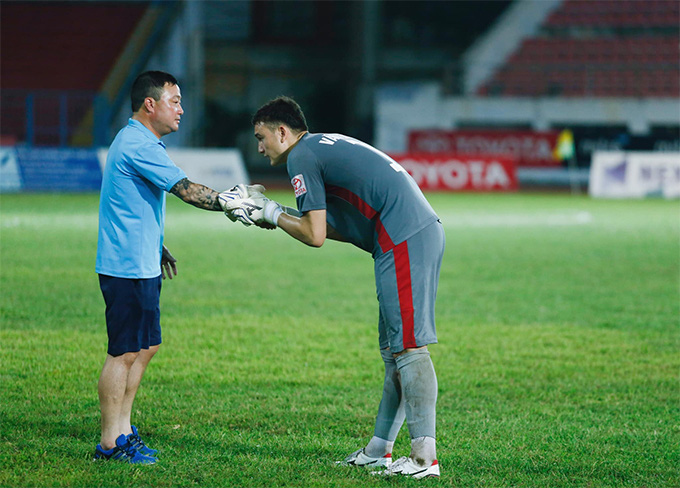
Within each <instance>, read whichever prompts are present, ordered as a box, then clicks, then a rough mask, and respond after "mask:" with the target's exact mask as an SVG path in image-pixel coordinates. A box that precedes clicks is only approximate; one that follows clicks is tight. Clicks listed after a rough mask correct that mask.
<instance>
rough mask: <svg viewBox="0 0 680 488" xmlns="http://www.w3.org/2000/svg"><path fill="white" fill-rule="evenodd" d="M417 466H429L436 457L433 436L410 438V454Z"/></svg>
mask: <svg viewBox="0 0 680 488" xmlns="http://www.w3.org/2000/svg"><path fill="white" fill-rule="evenodd" d="M409 457H410V458H411V459H413V461H415V463H416V464H417V465H418V466H431V465H432V463H433V462H434V460H435V459H437V448H436V442H435V440H434V437H428V436H423V437H417V438H416V439H411V455H410V456H409Z"/></svg>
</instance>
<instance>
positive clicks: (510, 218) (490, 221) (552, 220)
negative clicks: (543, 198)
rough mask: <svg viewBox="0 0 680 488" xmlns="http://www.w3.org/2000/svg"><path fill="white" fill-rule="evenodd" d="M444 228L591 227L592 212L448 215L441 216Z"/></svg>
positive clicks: (592, 220) (463, 213)
mask: <svg viewBox="0 0 680 488" xmlns="http://www.w3.org/2000/svg"><path fill="white" fill-rule="evenodd" d="M439 217H440V219H441V221H442V223H443V224H444V227H450V228H461V227H565V226H578V225H591V224H593V222H594V219H593V216H592V215H591V214H590V212H585V211H575V212H567V213H556V212H555V213H551V212H537V213H507V214H505V213H503V214H499V213H465V212H462V213H447V214H443V215H440V216H439Z"/></svg>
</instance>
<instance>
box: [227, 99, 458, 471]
mask: <svg viewBox="0 0 680 488" xmlns="http://www.w3.org/2000/svg"><path fill="white" fill-rule="evenodd" d="M252 123H253V126H254V133H255V137H256V138H257V141H258V151H259V152H260V154H262V155H264V156H266V157H268V158H269V159H270V161H271V164H272V166H276V165H280V164H287V169H288V175H289V176H290V178H291V184H292V185H293V189H294V190H295V197H296V200H297V206H298V210H299V213H298V214H297V215H298V216H296V215H294V214H295V213H296V212H292V211H290V210H288V209H286V208H284V207H282V206H281V205H279V204H278V203H277V202H274V201H272V200H268V199H267V198H266V197H264V196H263V195H261V194H253V195H252V196H250V197H248V198H242V199H233V200H231V201H230V202H228V203H227V205H226V206H227V207H228V208H229V209H230V210H231V211H232V215H233V216H236V217H237V218H238V219H239V220H241V221H242V222H243V223H245V224H247V225H249V224H259V225H260V226H262V224H271V225H276V226H278V227H280V228H281V229H283V230H284V231H285V232H286V233H288V234H289V235H291V236H292V237H294V238H295V239H297V240H299V241H301V242H303V243H305V244H307V245H309V246H313V247H320V246H321V245H323V243H324V241H325V239H326V238H329V239H334V240H338V241H345V242H349V243H351V244H354V245H355V246H357V247H359V248H361V249H363V250H365V251H367V252H370V253H371V254H372V256H373V259H374V262H375V280H376V289H377V295H378V302H379V306H380V314H379V324H378V330H379V343H380V353H381V356H382V359H383V361H384V363H385V379H384V387H383V395H382V400H381V402H380V405H379V407H378V414H377V418H376V422H375V430H374V435H373V437H372V438H371V439H370V440H369V442H368V443H367V444H366V445H365V446H364V447H363V448H361V449H358V450H357V451H355V452H353V453H352V454H350V455H349V456H347V458H346V459H345V460H344V461H342V462H341V463H344V464H349V465H356V466H371V467H384V468H386V469H385V473H386V474H387V475H391V474H401V475H406V476H410V477H413V478H423V477H427V476H439V473H440V469H439V465H438V463H437V455H436V448H435V416H436V401H437V378H436V375H435V371H434V367H433V365H432V361H431V359H430V354H429V351H428V349H427V345H428V344H434V343H436V342H437V335H436V332H435V320H434V305H435V297H436V294H437V285H438V281H439V270H440V267H441V260H442V256H443V253H444V231H443V228H442V225H441V222H440V220H439V218H438V217H437V215H436V214H435V212H434V210H433V209H432V207H431V206H430V204H429V203H428V202H427V200H426V199H425V197H424V196H423V194H422V192H421V191H420V189H419V188H418V186H417V185H416V183H415V181H414V180H413V179H412V178H411V176H410V175H409V174H408V173H407V172H406V171H405V170H404V169H403V168H402V167H401V166H400V165H399V164H397V163H396V162H395V161H394V160H392V159H391V158H389V157H388V156H387V155H385V154H384V153H382V152H380V151H378V150H377V149H375V148H373V147H371V146H369V145H368V144H365V143H363V142H360V141H358V140H356V139H352V138H350V137H347V136H343V135H340V134H312V133H309V132H308V128H307V122H306V120H305V116H304V114H303V112H302V110H301V109H300V107H299V105H298V104H297V103H296V102H295V101H294V100H292V99H290V98H287V97H279V98H277V99H274V100H272V101H270V102H269V103H267V104H265V105H264V106H262V107H261V108H260V109H259V110H258V111H257V112H256V113H255V115H254V116H253V119H252ZM404 419H405V420H406V423H407V426H408V430H409V433H410V436H411V452H410V454H409V456H404V457H402V458H400V459H399V460H397V461H395V462H392V447H393V445H394V441H395V439H396V436H397V433H398V432H399V430H400V428H401V426H402V424H403V422H404Z"/></svg>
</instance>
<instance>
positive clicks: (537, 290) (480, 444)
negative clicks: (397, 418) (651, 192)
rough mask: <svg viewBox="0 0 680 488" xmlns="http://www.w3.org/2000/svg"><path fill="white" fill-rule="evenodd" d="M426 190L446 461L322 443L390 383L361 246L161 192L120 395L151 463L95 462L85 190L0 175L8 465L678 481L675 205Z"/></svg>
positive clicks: (293, 478) (54, 472) (2, 434)
mask: <svg viewBox="0 0 680 488" xmlns="http://www.w3.org/2000/svg"><path fill="white" fill-rule="evenodd" d="M270 193H271V196H273V197H274V198H277V199H280V200H281V201H283V202H284V203H287V204H289V205H290V204H292V203H293V199H292V195H291V194H290V193H288V192H285V193H284V192H270ZM428 197H429V198H430V200H431V202H432V204H433V206H434V207H435V209H436V210H437V212H438V213H439V214H440V216H441V217H442V221H443V222H444V225H445V228H446V232H447V250H446V256H445V258H444V264H443V269H442V274H441V282H440V288H439V297H438V302H437V314H438V317H437V329H438V334H439V341H440V344H438V345H436V346H432V347H431V353H432V358H433V362H434V364H435V368H436V370H437V374H438V379H439V388H440V390H439V401H438V419H437V426H438V457H439V461H440V464H441V467H442V477H441V478H440V479H439V480H434V479H430V480H424V481H421V482H416V481H413V480H405V479H390V480H384V479H381V478H379V477H374V476H370V475H369V474H368V473H367V472H366V471H363V470H357V469H352V468H343V467H336V466H334V464H333V462H334V461H335V460H338V459H342V458H343V457H344V456H345V455H346V454H347V453H349V452H351V451H352V450H354V449H357V448H358V447H361V446H362V445H364V443H365V442H366V441H367V440H368V439H369V438H370V436H371V435H372V430H373V420H374V416H375V413H376V411H377V406H378V402H379V399H380V394H381V391H382V361H381V359H380V355H379V353H378V350H377V301H376V298H375V289H374V281H373V267H372V261H371V257H370V256H369V255H368V254H367V253H364V252H362V251H360V250H358V249H355V248H353V247H351V246H349V245H346V244H340V243H336V242H327V243H326V244H325V245H324V246H323V247H322V248H321V249H312V248H307V247H305V246H303V245H302V244H300V243H298V242H296V241H294V240H293V239H291V238H289V237H288V236H286V235H285V234H284V233H283V232H282V231H280V230H276V231H264V230H261V229H257V228H254V227H251V228H245V227H243V226H241V225H240V224H232V223H231V222H229V221H228V220H227V219H225V218H224V217H223V216H222V215H220V214H217V213H209V212H203V211H200V210H197V209H194V208H192V207H190V206H188V205H185V204H183V203H181V202H180V201H178V200H177V199H176V198H174V197H172V196H169V197H168V216H167V223H166V244H167V246H168V247H169V249H170V250H171V251H172V252H173V254H174V255H175V256H176V257H177V258H178V260H179V262H178V266H179V276H178V277H177V278H176V279H174V280H172V281H166V282H164V288H163V294H162V298H161V300H162V311H163V319H162V323H163V333H164V344H163V347H162V348H161V351H160V353H159V354H158V355H157V356H156V358H155V359H154V361H153V362H152V364H151V366H150V367H149V370H148V371H147V375H146V377H145V378H144V381H143V383H142V387H141V389H140V392H139V394H138V397H137V402H136V414H135V417H134V422H135V423H136V425H138V426H140V430H141V432H142V433H143V434H144V435H145V438H146V440H147V442H148V444H150V445H151V446H152V447H155V448H158V449H161V451H162V453H161V458H160V462H159V464H157V465H155V466H146V467H132V466H129V465H120V464H115V463H94V462H92V454H93V452H94V446H95V444H96V443H97V442H98V440H99V407H98V400H97V386H96V385H97V379H98V376H99V372H100V368H101V365H102V363H103V360H104V357H105V351H106V333H105V324H104V315H103V311H104V308H103V300H102V298H101V294H100V291H99V287H98V282H97V276H96V274H95V272H94V259H95V252H96V241H97V205H98V196H97V195H73V196H59V195H42V196H40V195H2V196H0V215H1V225H0V251H1V254H0V286H1V288H0V313H1V316H0V317H1V321H0V486H22V487H23V486H35V487H52V486H55V487H57V486H59V487H62V486H74V487H75V486H78V487H94V486H107V487H108V486H110V487H113V486H135V487H137V486H144V487H186V486H193V487H277V486H282V487H283V486H285V487H329V488H336V487H372V486H377V487H380V486H415V485H417V484H419V483H422V484H424V485H425V486H442V487H444V486H446V487H482V486H483V487H563V486H564V487H676V486H680V474H679V471H678V470H679V466H680V408H679V407H680V381H679V373H680V354H678V353H679V352H680V347H679V346H680V204H679V203H678V202H677V201H676V202H666V201H660V200H648V201H597V200H591V199H589V198H587V197H585V196H580V197H572V196H567V195H542V194H541V195H539V194H531V195H523V194H512V195H448V194H431V195H428ZM408 447H409V440H408V432H407V431H406V428H405V427H404V429H403V430H402V432H401V434H400V437H399V438H398V440H397V443H396V446H395V452H394V453H395V456H401V455H406V454H408Z"/></svg>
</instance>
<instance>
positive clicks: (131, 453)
mask: <svg viewBox="0 0 680 488" xmlns="http://www.w3.org/2000/svg"><path fill="white" fill-rule="evenodd" d="M121 449H122V450H123V452H124V453H125V454H127V455H128V457H130V458H131V459H132V458H133V457H135V455H136V454H137V449H136V448H135V446H134V445H132V443H131V442H130V441H128V442H127V443H125V445H124V446H123V447H122V448H121Z"/></svg>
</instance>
